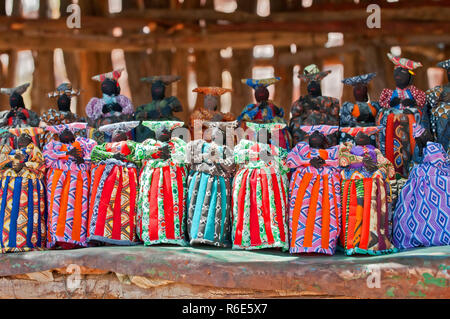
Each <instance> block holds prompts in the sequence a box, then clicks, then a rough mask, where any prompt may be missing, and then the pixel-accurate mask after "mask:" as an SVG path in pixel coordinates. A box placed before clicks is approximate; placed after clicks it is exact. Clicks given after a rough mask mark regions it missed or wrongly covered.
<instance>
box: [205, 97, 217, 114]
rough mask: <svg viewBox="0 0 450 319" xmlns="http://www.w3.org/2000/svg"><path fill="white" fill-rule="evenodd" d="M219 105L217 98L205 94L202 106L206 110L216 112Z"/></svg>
mask: <svg viewBox="0 0 450 319" xmlns="http://www.w3.org/2000/svg"><path fill="white" fill-rule="evenodd" d="M218 104H219V99H218V97H217V96H214V95H210V94H207V95H205V98H204V100H203V105H204V107H205V108H206V109H208V110H213V111H216V110H217V105H218Z"/></svg>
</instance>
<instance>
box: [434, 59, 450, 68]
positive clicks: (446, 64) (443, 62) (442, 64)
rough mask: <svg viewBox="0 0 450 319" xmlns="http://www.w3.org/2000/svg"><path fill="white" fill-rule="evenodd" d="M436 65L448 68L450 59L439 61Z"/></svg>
mask: <svg viewBox="0 0 450 319" xmlns="http://www.w3.org/2000/svg"><path fill="white" fill-rule="evenodd" d="M437 66H438V67H440V68H443V69H446V70H450V59H448V60H445V61H441V62H439V63H438V64H437Z"/></svg>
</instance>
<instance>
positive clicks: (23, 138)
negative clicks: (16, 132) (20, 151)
mask: <svg viewBox="0 0 450 319" xmlns="http://www.w3.org/2000/svg"><path fill="white" fill-rule="evenodd" d="M31 143H33V139H32V138H31V136H30V135H29V134H27V133H22V134H20V136H19V139H18V140H17V146H18V147H19V148H25V147H27V146H28V145H30V144H31Z"/></svg>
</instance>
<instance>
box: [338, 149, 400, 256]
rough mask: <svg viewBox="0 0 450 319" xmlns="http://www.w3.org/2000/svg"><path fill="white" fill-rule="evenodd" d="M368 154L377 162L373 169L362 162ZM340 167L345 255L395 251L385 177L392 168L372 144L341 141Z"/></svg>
mask: <svg viewBox="0 0 450 319" xmlns="http://www.w3.org/2000/svg"><path fill="white" fill-rule="evenodd" d="M366 155H369V156H370V157H371V158H372V160H373V161H374V162H375V163H376V164H377V166H378V169H377V170H376V171H375V172H372V173H371V172H369V171H368V170H367V169H366V168H365V167H364V165H363V157H364V156H366ZM339 165H340V166H341V167H344V169H343V170H342V172H341V174H342V228H343V230H342V232H341V245H342V246H343V247H344V250H345V253H346V254H347V255H352V254H369V255H379V254H384V253H390V252H393V251H395V248H394V247H393V246H392V244H391V242H390V227H389V223H390V220H391V217H392V216H391V211H392V210H391V205H390V200H391V196H390V187H389V177H392V176H394V173H395V172H394V167H393V166H392V164H391V163H390V162H389V161H388V160H387V159H386V158H385V157H384V156H383V155H382V154H381V152H380V151H379V150H378V149H376V148H375V147H374V146H372V145H366V146H355V145H353V144H351V143H344V144H341V146H340V149H339Z"/></svg>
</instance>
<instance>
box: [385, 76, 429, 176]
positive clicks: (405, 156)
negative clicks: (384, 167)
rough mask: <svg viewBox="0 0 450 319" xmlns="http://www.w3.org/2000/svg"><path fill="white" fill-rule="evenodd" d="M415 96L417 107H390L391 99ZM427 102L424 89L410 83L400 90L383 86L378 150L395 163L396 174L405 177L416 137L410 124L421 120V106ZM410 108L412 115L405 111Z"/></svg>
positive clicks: (400, 105) (413, 97)
mask: <svg viewBox="0 0 450 319" xmlns="http://www.w3.org/2000/svg"><path fill="white" fill-rule="evenodd" d="M396 97H398V98H400V99H401V100H403V99H414V100H415V101H416V103H417V108H409V107H405V106H403V105H402V104H399V105H397V106H395V107H390V101H391V100H392V99H394V98H396ZM425 101H426V95H425V92H423V91H421V90H419V89H417V88H416V87H415V86H413V85H411V86H408V87H407V88H405V89H404V90H402V89H399V88H397V89H395V90H390V89H384V90H383V91H382V92H381V95H380V101H379V102H380V105H381V107H382V109H381V110H380V112H379V113H378V116H377V125H379V126H383V129H382V130H381V132H380V151H381V152H382V153H383V154H384V155H385V156H386V158H387V159H388V160H389V161H390V162H391V163H392V164H393V165H394V168H395V171H396V173H398V174H399V176H401V177H405V178H406V177H408V167H409V162H410V161H411V158H412V155H413V153H414V148H415V140H414V137H413V136H412V133H413V130H412V128H413V124H414V123H420V122H421V117H422V113H423V108H424V105H425ZM405 109H409V110H410V111H411V112H412V113H413V114H405V113H404V110H405Z"/></svg>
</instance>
